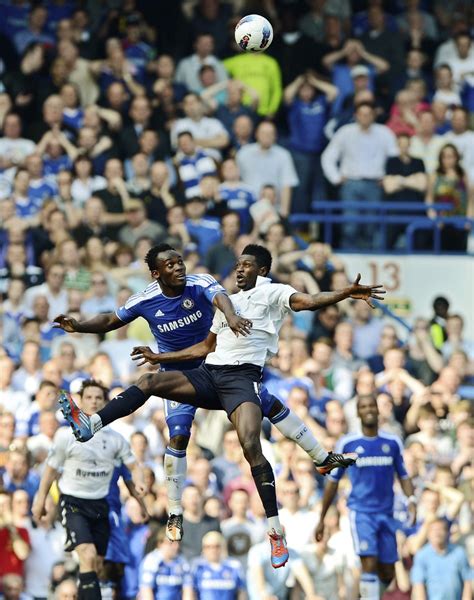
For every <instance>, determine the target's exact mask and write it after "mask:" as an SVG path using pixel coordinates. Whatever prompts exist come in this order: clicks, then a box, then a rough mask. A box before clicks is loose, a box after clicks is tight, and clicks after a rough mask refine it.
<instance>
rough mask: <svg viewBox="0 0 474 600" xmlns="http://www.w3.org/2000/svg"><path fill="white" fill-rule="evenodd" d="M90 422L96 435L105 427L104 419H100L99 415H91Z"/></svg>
mask: <svg viewBox="0 0 474 600" xmlns="http://www.w3.org/2000/svg"><path fill="white" fill-rule="evenodd" d="M89 421H90V424H91V428H92V433H94V434H95V433H97V432H98V431H100V430H101V429H102V427H103V425H102V419H101V418H100V417H99V415H98V414H97V413H94V414H93V415H91V416H90V417H89Z"/></svg>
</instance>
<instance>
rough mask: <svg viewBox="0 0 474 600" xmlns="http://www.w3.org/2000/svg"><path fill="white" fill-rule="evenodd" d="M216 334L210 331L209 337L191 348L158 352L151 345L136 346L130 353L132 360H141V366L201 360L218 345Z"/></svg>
mask: <svg viewBox="0 0 474 600" xmlns="http://www.w3.org/2000/svg"><path fill="white" fill-rule="evenodd" d="M216 337H217V336H216V334H215V333H212V332H209V334H208V336H207V338H206V339H205V340H203V341H202V342H199V344H194V346H190V347H189V348H183V349H182V350H177V351H176V352H162V353H160V354H157V353H156V352H153V350H152V349H151V348H150V347H149V346H135V348H134V349H133V350H132V352H131V353H130V356H131V357H132V360H134V361H139V362H137V366H138V367H140V366H141V365H144V364H146V363H148V364H150V365H159V364H161V363H170V362H180V361H182V360H199V359H200V358H205V357H206V356H207V355H208V354H209V353H210V352H213V351H214V349H215V347H216Z"/></svg>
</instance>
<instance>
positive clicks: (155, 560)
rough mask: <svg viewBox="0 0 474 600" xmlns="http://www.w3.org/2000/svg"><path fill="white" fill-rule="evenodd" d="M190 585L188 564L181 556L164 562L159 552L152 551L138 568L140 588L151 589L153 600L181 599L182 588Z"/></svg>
mask: <svg viewBox="0 0 474 600" xmlns="http://www.w3.org/2000/svg"><path fill="white" fill-rule="evenodd" d="M191 585H192V580H191V575H190V570H189V566H188V563H187V562H186V561H185V560H184V558H182V557H181V556H178V557H176V558H175V559H174V560H170V561H165V560H164V559H163V556H162V555H161V553H160V551H159V550H153V552H150V554H147V555H146V556H145V558H144V560H143V562H142V564H141V566H140V587H141V588H144V587H146V588H151V589H152V590H153V594H154V598H155V600H175V599H176V598H181V594H182V590H183V586H191Z"/></svg>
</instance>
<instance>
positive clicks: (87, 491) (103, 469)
mask: <svg viewBox="0 0 474 600" xmlns="http://www.w3.org/2000/svg"><path fill="white" fill-rule="evenodd" d="M46 462H47V464H48V465H49V466H50V467H52V468H53V469H56V470H57V471H61V477H60V479H59V482H58V486H59V489H60V491H61V492H62V493H63V494H68V495H69V496H74V497H76V498H82V499H84V500H99V499H101V498H105V497H106V496H107V494H108V493H109V485H110V481H111V479H112V475H113V472H114V467H115V466H116V465H117V464H120V462H123V463H125V464H126V465H129V464H132V463H134V462H135V458H134V456H133V454H132V451H131V450H130V445H129V444H128V442H127V441H126V440H125V438H123V437H122V436H121V435H120V433H117V432H116V431H114V430H113V429H110V428H109V427H105V428H104V429H101V430H100V431H98V432H97V433H96V434H95V435H94V437H93V438H92V439H91V440H89V441H88V442H85V443H82V442H78V441H77V440H76V438H75V437H74V436H73V434H72V431H71V430H70V429H69V427H61V429H58V431H57V432H56V435H55V436H54V441H53V445H52V446H51V449H50V451H49V454H48V458H47V461H46Z"/></svg>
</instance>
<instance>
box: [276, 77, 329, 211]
mask: <svg viewBox="0 0 474 600" xmlns="http://www.w3.org/2000/svg"><path fill="white" fill-rule="evenodd" d="M319 92H321V93H319ZM337 95H338V90H337V88H336V87H335V86H334V85H331V84H330V83H326V82H325V81H321V80H319V79H317V78H316V77H314V75H312V74H307V75H300V76H299V77H297V78H296V79H295V80H294V81H292V82H291V83H290V84H289V85H288V86H287V87H286V88H285V91H284V99H285V104H286V106H287V110H288V124H289V128H290V144H289V147H290V150H291V155H292V156H293V160H294V163H295V168H296V171H297V173H298V177H299V180H300V183H299V186H298V188H297V189H296V191H295V196H294V198H293V207H292V210H293V212H296V213H298V212H308V211H309V210H310V207H311V201H312V200H316V199H319V200H323V199H324V198H325V195H326V194H325V189H324V176H323V171H322V169H321V152H322V150H323V149H324V146H325V144H326V138H325V136H324V127H325V125H326V123H327V120H328V112H329V106H330V104H331V103H332V102H333V100H335V99H336V97H337Z"/></svg>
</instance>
